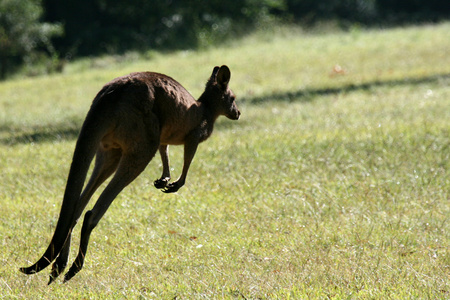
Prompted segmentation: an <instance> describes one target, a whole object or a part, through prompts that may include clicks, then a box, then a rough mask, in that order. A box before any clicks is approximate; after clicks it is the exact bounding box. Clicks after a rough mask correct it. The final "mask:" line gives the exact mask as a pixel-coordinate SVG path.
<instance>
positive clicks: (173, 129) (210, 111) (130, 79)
mask: <svg viewBox="0 0 450 300" xmlns="http://www.w3.org/2000/svg"><path fill="white" fill-rule="evenodd" d="M230 76H231V73H230V69H229V68H228V67H227V66H221V67H220V68H219V67H215V68H214V69H213V72H212V75H211V77H210V78H209V80H208V81H207V83H206V87H205V91H204V92H203V94H202V95H201V96H200V98H199V99H198V100H197V101H196V100H195V99H194V98H193V97H192V96H191V95H190V94H189V92H188V91H187V90H186V89H184V88H183V86H181V84H179V83H178V82H177V81H175V80H174V79H172V78H170V77H168V76H166V75H163V74H159V73H152V72H139V73H132V74H130V75H127V76H123V77H119V78H116V79H114V80H112V81H111V82H109V83H107V84H106V85H105V86H104V87H103V88H102V89H101V90H100V92H99V93H98V94H97V96H96V97H95V98H94V100H93V102H92V105H91V108H90V110H89V112H88V114H87V116H86V119H85V121H84V123H83V126H82V128H81V131H80V134H79V137H78V140H77V143H76V146H75V151H74V154H73V159H72V164H71V166H70V171H69V176H68V179H67V184H66V190H65V192H64V198H63V202H62V206H61V212H60V215H59V219H58V222H57V225H56V228H55V232H54V234H53V238H52V240H51V242H50V245H49V246H48V248H47V250H46V251H45V253H44V254H43V255H42V257H41V258H40V259H39V260H38V261H37V262H36V263H35V264H34V265H32V266H30V267H27V268H21V269H20V271H22V272H23V273H25V274H33V273H37V272H39V271H41V270H42V269H44V268H46V267H47V266H48V265H49V264H51V263H52V262H53V261H55V262H54V263H53V266H52V271H51V274H50V280H49V283H48V284H50V283H52V282H53V281H54V280H55V279H56V278H57V277H58V275H59V274H61V273H62V272H63V270H64V269H65V267H66V265H67V261H68V258H69V249H70V240H71V234H72V229H73V228H74V226H75V225H76V223H77V221H78V219H79V218H80V216H81V214H82V213H83V210H84V209H85V207H86V205H87V204H88V202H89V199H90V198H91V196H92V195H93V193H94V192H95V190H96V189H97V188H98V187H99V186H100V185H101V184H102V183H103V182H104V181H105V180H106V179H107V178H108V177H109V176H111V175H112V174H113V173H114V172H115V174H114V176H113V178H112V179H111V181H110V182H109V184H108V185H107V186H106V187H105V189H104V191H103V192H102V193H101V195H100V197H99V198H98V200H97V203H96V204H95V205H94V207H93V208H92V210H90V211H88V212H86V214H85V215H84V221H83V226H82V229H81V239H80V248H79V251H78V255H77V257H76V258H75V261H74V263H73V264H72V266H71V267H70V269H69V271H68V272H67V273H66V274H65V277H64V282H66V281H68V280H70V279H71V278H72V277H73V276H74V275H75V274H76V273H78V272H79V271H80V270H81V268H82V267H83V263H84V258H85V256H86V250H87V247H88V243H89V236H90V234H91V232H92V230H93V229H94V228H95V226H96V225H97V224H98V222H99V221H100V219H101V218H102V217H103V215H104V214H105V212H106V211H107V209H108V207H109V206H110V204H111V203H112V202H113V200H114V199H115V198H116V196H117V195H118V194H119V193H120V192H121V191H122V190H123V188H125V187H126V186H127V185H128V184H130V183H131V182H132V181H133V180H134V179H135V178H136V177H137V176H138V175H139V174H140V173H141V172H142V171H143V170H144V169H145V168H146V166H147V164H148V163H149V162H150V160H151V159H152V158H153V157H154V155H155V154H156V151H158V150H159V152H160V155H161V159H162V164H163V172H162V176H161V178H160V179H158V180H156V181H155V182H154V185H155V187H156V188H158V189H162V191H163V192H165V193H173V192H176V191H178V189H179V188H181V187H182V186H183V185H184V183H185V181H186V175H187V173H188V170H189V166H190V164H191V161H192V158H193V157H194V155H195V152H196V150H197V146H198V144H199V143H201V142H203V141H204V140H206V139H207V138H208V137H209V136H210V135H211V133H212V131H213V126H214V122H215V121H216V119H217V118H218V117H219V116H220V115H224V116H226V117H228V118H229V119H232V120H238V119H239V116H240V114H241V113H240V111H239V110H238V108H237V106H236V103H235V96H234V94H233V92H232V91H231V90H230V89H229V87H228V83H229V81H230ZM169 145H184V165H183V170H182V173H181V176H180V177H179V178H178V180H176V181H175V182H172V183H169V181H170V170H169V156H168V146H169ZM94 156H95V157H96V159H95V167H94V169H93V171H92V175H91V178H90V179H89V181H88V183H87V184H86V186H85V187H84V190H83V186H84V182H85V179H86V176H87V173H88V169H89V166H90V164H91V162H92V160H93V159H94Z"/></svg>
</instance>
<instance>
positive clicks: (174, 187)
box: [162, 181, 183, 194]
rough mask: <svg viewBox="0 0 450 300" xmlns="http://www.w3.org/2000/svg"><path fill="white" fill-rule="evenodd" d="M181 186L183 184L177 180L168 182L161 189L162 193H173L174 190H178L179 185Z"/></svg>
mask: <svg viewBox="0 0 450 300" xmlns="http://www.w3.org/2000/svg"><path fill="white" fill-rule="evenodd" d="M182 186H183V184H181V183H179V182H178V181H175V182H172V183H170V184H168V185H167V186H166V187H165V188H164V189H162V191H163V192H164V193H167V194H168V193H175V192H176V191H178V190H179V189H180V188H181V187H182Z"/></svg>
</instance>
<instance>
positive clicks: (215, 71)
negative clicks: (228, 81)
mask: <svg viewBox="0 0 450 300" xmlns="http://www.w3.org/2000/svg"><path fill="white" fill-rule="evenodd" d="M219 69H220V68H219V67H217V66H216V67H214V69H213V71H212V74H211V77H210V78H209V81H210V82H216V77H217V72H219Z"/></svg>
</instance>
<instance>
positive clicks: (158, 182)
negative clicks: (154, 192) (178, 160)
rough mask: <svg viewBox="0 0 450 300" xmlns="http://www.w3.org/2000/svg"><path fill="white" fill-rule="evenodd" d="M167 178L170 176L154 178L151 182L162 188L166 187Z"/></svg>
mask: <svg viewBox="0 0 450 300" xmlns="http://www.w3.org/2000/svg"><path fill="white" fill-rule="evenodd" d="M169 180H170V177H161V178H160V179H157V180H155V181H154V182H153V184H154V185H155V188H157V189H163V188H165V187H167V185H168V183H169Z"/></svg>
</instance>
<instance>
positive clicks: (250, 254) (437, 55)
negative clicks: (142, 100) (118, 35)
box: [0, 24, 450, 299]
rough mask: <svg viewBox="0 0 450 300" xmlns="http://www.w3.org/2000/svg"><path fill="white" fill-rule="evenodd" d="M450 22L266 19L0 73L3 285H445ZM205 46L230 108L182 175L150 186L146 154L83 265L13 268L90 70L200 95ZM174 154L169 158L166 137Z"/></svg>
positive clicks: (424, 291) (70, 288) (442, 295)
mask: <svg viewBox="0 0 450 300" xmlns="http://www.w3.org/2000/svg"><path fill="white" fill-rule="evenodd" d="M449 29H450V28H449V24H442V25H438V26H428V27H413V28H405V29H394V30H386V31H353V32H350V33H334V34H320V35H311V34H305V33H302V32H301V31H299V30H292V31H288V30H286V29H280V32H279V34H272V35H267V34H263V33H261V34H258V35H255V36H251V37H248V38H247V39H246V40H244V41H239V42H236V43H233V45H230V46H228V47H223V48H221V49H210V50H204V51H201V52H180V53H174V54H168V55H162V54H152V56H151V59H149V60H139V59H131V60H129V61H127V62H126V63H124V62H120V61H117V59H113V58H102V59H99V60H97V61H83V62H75V63H74V64H72V65H69V66H68V67H67V69H66V72H65V73H64V74H62V75H52V76H48V77H39V78H33V79H23V80H19V79H17V80H12V81H8V82H5V83H2V84H0V107H1V108H2V109H1V110H0V116H1V118H0V151H1V155H0V168H1V172H0V180H1V182H2V189H1V190H0V199H2V210H1V213H0V237H1V239H0V240H1V241H2V246H3V249H4V251H2V252H1V254H0V258H1V262H2V264H1V267H0V278H1V279H0V291H1V292H2V293H1V294H2V295H3V296H4V297H6V298H15V297H16V298H33V299H40V298H45V299H48V298H50V299H60V298H62V297H64V298H87V299H90V298H93V299H95V298H108V299H109V298H139V297H142V298H143V299H147V298H148V299H153V298H154V299H173V298H175V297H176V298H184V299H192V298H194V299H196V298H214V299H217V298H230V299H234V298H236V299H240V298H247V299H250V298H263V299H264V298H268V299H273V298H280V299H287V298H289V297H290V298H293V299H299V298H308V297H309V298H320V299H324V298H337V299H343V298H363V299H366V298H375V299H386V298H393V299H446V298H448V297H449V295H450V278H449V273H450V259H449V258H450V256H449V251H448V249H449V247H450V235H449V232H450V227H449V222H448V216H449V215H450V203H449V193H448V191H449V190H450V177H449V171H448V170H449V167H450V166H449V160H450V149H449V145H450V138H449V136H450V132H449V130H450V125H449V124H450V123H449V121H448V120H450V109H449V107H450V100H449V99H450V88H449V83H450V78H449V74H450V63H449V62H450V61H449V58H448V55H447V54H446V53H447V52H448V49H449V47H450V44H449V42H448V41H447V38H446V37H447V35H448V30H449ZM109 61H111V63H108V62H109ZM105 62H106V63H105ZM218 64H228V65H229V66H230V68H231V70H232V81H231V86H232V88H233V89H234V90H235V92H236V94H237V95H238V101H239V100H240V102H239V104H240V108H241V111H242V119H241V120H239V121H238V122H232V121H229V120H225V119H220V120H219V122H218V124H217V126H216V130H215V133H214V134H213V136H212V137H211V138H210V139H209V140H208V141H206V142H205V143H204V144H202V145H200V147H199V151H198V153H197V155H196V157H195V159H194V162H193V165H192V167H191V170H190V173H189V176H188V180H187V184H186V186H185V187H183V189H182V190H180V192H178V193H177V194H176V195H165V194H163V193H161V192H159V191H157V190H156V189H154V188H153V187H152V181H153V180H154V179H156V178H157V177H158V176H159V175H160V171H161V170H160V169H161V167H160V162H159V159H158V158H156V159H155V160H154V161H152V162H151V163H150V164H149V166H148V168H147V169H146V171H145V172H144V173H143V174H142V175H141V176H140V177H139V178H138V179H137V180H136V181H135V182H133V183H132V184H131V185H130V186H129V187H128V188H127V189H125V190H124V192H123V193H122V194H121V195H120V196H119V197H118V198H117V199H116V200H115V202H114V203H113V205H112V206H111V208H110V209H109V211H108V212H107V214H106V215H105V217H104V218H103V219H102V221H101V222H100V224H99V226H98V227H97V228H96V229H95V230H94V232H93V234H92V238H91V244H90V247H89V251H88V256H87V259H86V264H85V268H84V269H83V270H82V271H81V272H80V274H78V275H77V276H76V277H74V278H73V279H72V280H71V281H70V282H69V283H67V284H64V285H63V284H60V283H59V282H57V283H55V284H53V285H51V286H50V287H47V286H46V282H47V276H48V271H49V270H44V271H43V272H41V273H39V274H38V275H34V276H25V275H23V274H21V273H19V272H18V268H19V267H22V266H25V265H28V264H29V263H33V262H34V260H36V259H38V258H39V256H40V255H41V254H42V252H43V251H44V249H45V247H46V246H47V243H48V241H49V239H50V237H51V234H52V232H53V230H54V226H55V224H56V220H57V215H58V213H59V208H60V203H61V199H62V194H63V191H64V186H65V180H66V176H67V172H68V168H69V163H70V160H71V156H72V152H73V147H74V142H75V137H76V134H77V132H78V128H79V126H80V124H81V122H82V120H83V118H84V116H85V113H86V111H87V110H88V108H89V103H90V101H91V100H92V98H93V97H94V95H95V93H96V92H97V91H98V90H99V89H100V87H101V86H102V85H103V84H104V83H105V82H107V81H108V80H110V79H111V78H113V77H115V76H119V75H122V74H126V73H128V72H131V71H136V70H156V71H159V72H162V73H167V74H170V75H171V76H173V77H174V78H176V79H177V80H179V81H180V82H181V83H183V84H184V85H185V86H186V87H187V88H188V89H189V90H191V91H192V93H193V94H194V95H198V94H199V93H200V92H201V89H202V88H203V86H204V82H205V79H206V78H207V77H208V75H209V73H210V71H211V69H212V66H214V65H218ZM336 65H339V66H341V67H342V69H343V70H344V71H343V72H336V69H335V66H336ZM91 67H95V68H94V69H92V70H91V69H90V68H91ZM171 161H172V163H171V164H172V168H173V173H174V175H178V174H180V172H181V167H182V149H181V148H176V147H173V149H171ZM97 196H98V194H97V195H95V196H94V200H95V199H96V197H97ZM80 227H81V226H77V228H76V229H77V230H76V232H75V235H74V243H73V245H74V246H73V249H72V250H73V252H72V255H71V259H73V258H74V255H75V252H76V251H77V249H76V246H77V245H78V239H79V230H80Z"/></svg>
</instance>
